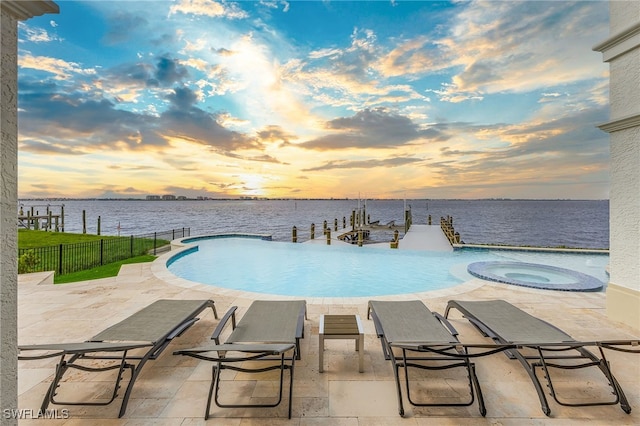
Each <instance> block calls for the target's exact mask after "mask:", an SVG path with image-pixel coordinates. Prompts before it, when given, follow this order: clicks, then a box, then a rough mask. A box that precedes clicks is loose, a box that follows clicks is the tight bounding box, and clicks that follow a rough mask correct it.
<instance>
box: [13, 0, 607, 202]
mask: <svg viewBox="0 0 640 426" xmlns="http://www.w3.org/2000/svg"><path fill="white" fill-rule="evenodd" d="M57 3H58V4H59V6H60V14H59V15H46V16H42V17H38V18H34V19H31V20H29V21H26V22H23V23H20V26H19V44H18V49H19V59H18V73H19V101H18V106H19V197H21V198H36V197H78V198H79V197H89V198H94V197H99V198H129V197H131V198H144V197H145V196H146V195H151V194H156V195H162V194H174V195H178V196H180V195H182V196H186V197H189V198H195V197H210V198H227V197H231V198H237V197H246V196H250V197H270V198H276V197H277V198H280V197H285V198H290V197H293V198H331V197H334V198H344V197H348V198H356V197H358V194H367V196H368V197H369V198H406V197H408V198H574V199H606V198H608V197H609V139H608V135H607V134H605V133H604V132H602V131H600V130H599V129H598V128H597V127H596V125H598V124H600V123H603V122H605V121H606V120H607V117H608V115H609V112H608V72H607V65H606V64H604V63H603V62H602V58H601V55H600V54H598V53H596V52H593V51H592V46H593V45H595V44H596V43H598V42H599V41H601V40H603V39H605V38H606V37H607V36H608V8H607V2H604V1H575V2H569V1H549V2H544V1H530V2H527V1H490V2H487V1H478V2H476V1H469V2H467V1H461V2H458V1H455V2H435V1H408V2H403V1H354V2H350V1H267V0H262V1H239V2H229V1H224V2H216V1H212V0H178V1H173V2H169V1H86V2H76V1H57Z"/></svg>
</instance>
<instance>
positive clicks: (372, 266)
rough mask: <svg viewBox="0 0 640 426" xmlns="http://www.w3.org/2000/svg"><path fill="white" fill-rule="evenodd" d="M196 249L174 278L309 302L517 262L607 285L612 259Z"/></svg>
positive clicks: (257, 244) (394, 289) (443, 281)
mask: <svg viewBox="0 0 640 426" xmlns="http://www.w3.org/2000/svg"><path fill="white" fill-rule="evenodd" d="M193 244H194V248H193V249H192V250H187V251H186V252H183V253H181V254H178V255H176V256H174V257H172V258H170V259H169V260H168V261H167V268H168V269H169V271H170V272H172V273H173V274H174V275H176V276H178V277H181V278H184V279H187V280H190V281H194V282H198V283H202V284H209V285H214V286H218V287H225V288H230V289H235V290H243V291H251V292H257V293H267V294H276V295H284V296H303V297H304V296H307V297H359V296H382V295H391V294H405V293H417V292H423V291H430V290H438V289H443V288H448V287H452V286H456V285H459V284H461V283H463V282H464V281H466V280H469V279H472V278H473V277H472V276H471V275H470V274H469V273H468V272H467V265H469V264H470V263H472V262H478V261H500V260H502V261H504V260H515V261H521V262H530V263H541V264H547V265H551V266H558V267H563V268H568V269H573V270H577V271H579V272H582V273H585V274H589V275H592V276H594V277H595V278H598V279H599V280H601V281H603V283H606V282H607V276H606V272H605V267H606V265H607V263H608V261H609V256H607V255H602V254H570V253H562V254H550V253H543V252H533V253H529V252H520V251H517V252H512V251H503V250H473V249H471V250H466V249H465V250H457V251H454V252H452V253H451V252H447V253H441V252H425V251H413V250H391V249H389V248H376V247H367V246H364V247H357V246H342V245H340V246H338V245H332V246H326V245H322V244H294V243H287V242H276V241H263V240H260V239H254V238H210V239H206V238H198V239H197V240H195V241H193Z"/></svg>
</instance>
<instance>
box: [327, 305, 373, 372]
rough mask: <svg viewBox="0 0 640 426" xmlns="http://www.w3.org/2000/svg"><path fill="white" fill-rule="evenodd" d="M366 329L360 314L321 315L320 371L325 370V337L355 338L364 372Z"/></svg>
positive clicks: (361, 367)
mask: <svg viewBox="0 0 640 426" xmlns="http://www.w3.org/2000/svg"><path fill="white" fill-rule="evenodd" d="M363 330H364V329H363V328H362V322H361V321H360V316H359V315H321V316H320V329H319V332H318V338H319V347H318V361H319V369H318V371H319V372H320V373H322V372H323V371H324V365H323V364H324V341H325V339H354V340H355V342H356V351H358V364H359V365H358V367H359V371H360V372H361V373H362V372H364V331H363Z"/></svg>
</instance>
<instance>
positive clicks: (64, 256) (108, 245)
mask: <svg viewBox="0 0 640 426" xmlns="http://www.w3.org/2000/svg"><path fill="white" fill-rule="evenodd" d="M190 234H191V229H190V228H182V229H172V230H169V231H162V232H154V233H150V234H140V235H131V236H130V237H110V238H103V239H100V240H96V241H90V242H84V243H75V244H59V245H56V246H48V247H32V248H25V249H20V250H18V271H19V272H20V273H23V272H44V271H56V273H57V274H59V275H63V274H68V273H71V272H77V271H83V270H86V269H91V268H94V267H96V266H101V265H106V264H109V263H113V262H117V261H120V260H124V259H129V258H131V257H136V256H141V255H144V254H153V255H156V254H157V252H158V249H159V248H160V247H162V246H166V245H167V244H168V243H169V242H170V241H171V240H175V239H176V238H183V237H188V236H190Z"/></svg>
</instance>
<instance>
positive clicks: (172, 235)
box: [171, 229, 176, 241]
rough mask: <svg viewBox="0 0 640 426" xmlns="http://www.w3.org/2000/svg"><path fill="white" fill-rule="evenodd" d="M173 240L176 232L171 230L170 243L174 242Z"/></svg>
mask: <svg viewBox="0 0 640 426" xmlns="http://www.w3.org/2000/svg"><path fill="white" fill-rule="evenodd" d="M175 239H176V230H175V229H172V230H171V241H173V240H175Z"/></svg>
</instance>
